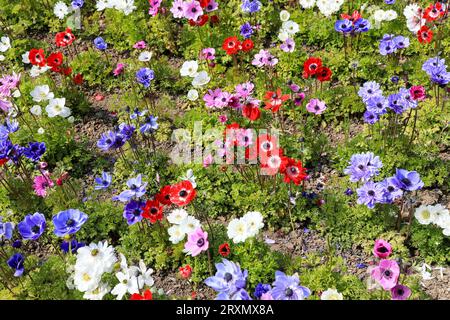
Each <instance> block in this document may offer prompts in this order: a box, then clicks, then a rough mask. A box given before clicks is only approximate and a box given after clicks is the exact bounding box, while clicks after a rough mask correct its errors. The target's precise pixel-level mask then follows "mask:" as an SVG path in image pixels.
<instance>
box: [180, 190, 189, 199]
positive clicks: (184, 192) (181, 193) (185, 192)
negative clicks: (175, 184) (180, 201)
mask: <svg viewBox="0 0 450 320" xmlns="http://www.w3.org/2000/svg"><path fill="white" fill-rule="evenodd" d="M178 195H179V196H180V197H182V198H184V197H186V196H187V195H188V193H187V191H186V190H181V191H180V192H179V193H178Z"/></svg>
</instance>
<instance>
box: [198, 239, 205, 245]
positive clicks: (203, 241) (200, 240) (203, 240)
mask: <svg viewBox="0 0 450 320" xmlns="http://www.w3.org/2000/svg"><path fill="white" fill-rule="evenodd" d="M204 244H205V239H203V238H200V239H198V240H197V246H199V247H203V245H204Z"/></svg>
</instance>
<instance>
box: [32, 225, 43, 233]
mask: <svg viewBox="0 0 450 320" xmlns="http://www.w3.org/2000/svg"><path fill="white" fill-rule="evenodd" d="M31 231H32V232H33V233H39V231H41V228H39V226H37V225H36V226H33V227H32V228H31Z"/></svg>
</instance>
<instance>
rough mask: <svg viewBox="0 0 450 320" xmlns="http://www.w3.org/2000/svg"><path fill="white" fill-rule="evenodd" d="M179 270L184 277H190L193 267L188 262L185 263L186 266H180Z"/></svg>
mask: <svg viewBox="0 0 450 320" xmlns="http://www.w3.org/2000/svg"><path fill="white" fill-rule="evenodd" d="M178 270H179V271H180V276H181V277H182V278H183V279H189V277H190V276H191V274H192V267H191V266H190V265H188V264H187V265H185V266H184V267H180V268H179V269H178Z"/></svg>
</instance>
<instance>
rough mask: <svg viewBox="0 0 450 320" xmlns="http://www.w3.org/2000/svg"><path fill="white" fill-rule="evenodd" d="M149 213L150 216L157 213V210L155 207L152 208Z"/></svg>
mask: <svg viewBox="0 0 450 320" xmlns="http://www.w3.org/2000/svg"><path fill="white" fill-rule="evenodd" d="M150 212H151V213H152V214H156V213H157V212H158V209H156V208H155V207H153V208H151V209H150Z"/></svg>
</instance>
